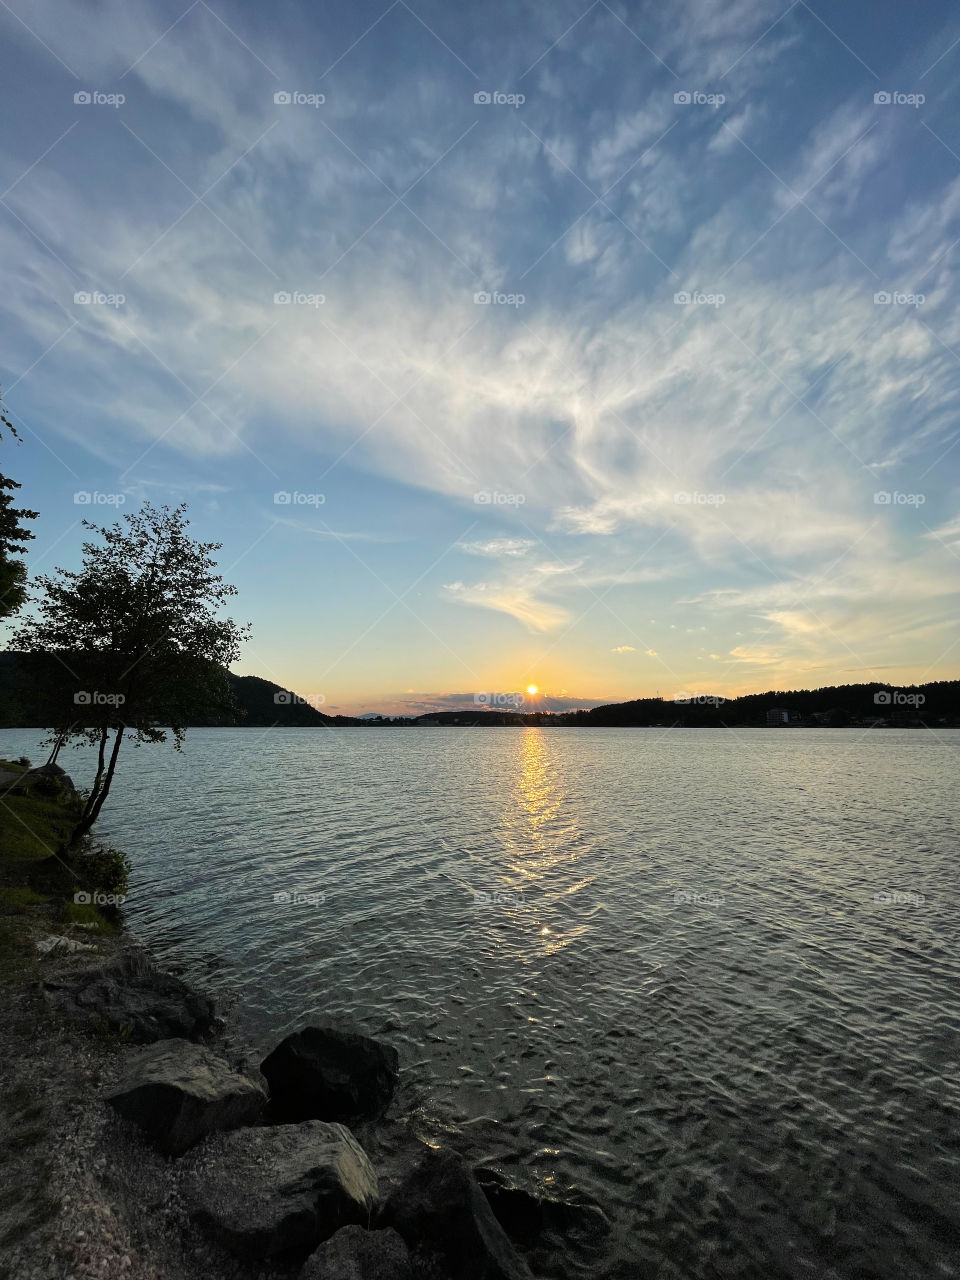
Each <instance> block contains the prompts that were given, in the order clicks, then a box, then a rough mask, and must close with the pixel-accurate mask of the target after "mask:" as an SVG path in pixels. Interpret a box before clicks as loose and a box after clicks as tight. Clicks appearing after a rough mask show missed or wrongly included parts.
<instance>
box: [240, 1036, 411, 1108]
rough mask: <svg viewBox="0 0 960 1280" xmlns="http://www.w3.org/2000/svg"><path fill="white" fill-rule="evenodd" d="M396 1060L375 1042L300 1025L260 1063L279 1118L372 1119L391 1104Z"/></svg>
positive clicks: (394, 1054)
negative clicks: (300, 1028) (302, 1027)
mask: <svg viewBox="0 0 960 1280" xmlns="http://www.w3.org/2000/svg"><path fill="white" fill-rule="evenodd" d="M399 1069H400V1060H399V1058H398V1056H397V1051H396V1049H394V1048H392V1047H391V1046H390V1045H388V1044H382V1043H381V1042H380V1041H379V1040H371V1039H369V1037H367V1036H360V1035H356V1034H354V1033H352V1032H349V1031H335V1030H334V1029H333V1028H332V1027H304V1029H303V1030H302V1031H295V1032H294V1033H293V1035H289V1036H287V1038H286V1039H285V1040H283V1041H281V1042H280V1044H278V1045H277V1047H276V1049H274V1050H273V1052H272V1053H270V1054H268V1055H267V1057H266V1058H264V1060H263V1062H262V1063H261V1064H260V1070H261V1071H262V1072H263V1075H264V1076H265V1078H266V1080H267V1083H268V1084H269V1086H270V1104H271V1113H272V1114H273V1115H274V1116H275V1117H276V1118H277V1119H278V1120H287V1121H293V1120H338V1121H341V1122H343V1123H350V1122H351V1121H354V1120H362V1119H376V1118H378V1117H380V1116H382V1115H383V1113H384V1112H385V1111H386V1109H387V1107H388V1106H389V1105H390V1099H391V1098H392V1097H393V1091H394V1088H395V1087H396V1083H397V1076H398V1074H399Z"/></svg>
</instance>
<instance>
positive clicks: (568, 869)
mask: <svg viewBox="0 0 960 1280" xmlns="http://www.w3.org/2000/svg"><path fill="white" fill-rule="evenodd" d="M515 763H516V769H515V772H514V786H513V795H512V797H511V801H512V802H511V803H510V804H509V805H508V806H507V812H506V813H505V815H504V826H503V832H502V835H503V841H504V845H505V848H506V852H507V854H508V857H509V870H510V872H511V873H512V876H513V877H516V878H517V882H516V883H517V885H518V887H520V888H521V889H522V890H523V892H524V894H525V904H526V906H525V908H524V909H525V910H528V909H529V908H530V907H532V908H533V912H532V917H531V918H530V920H529V923H530V926H531V927H532V929H533V932H534V934H535V936H536V938H537V943H538V950H539V951H540V953H541V954H546V955H551V954H553V953H555V952H558V951H561V950H562V949H563V948H564V947H567V946H569V945H570V943H571V942H572V941H574V940H575V939H576V938H578V937H580V936H581V935H582V934H583V933H585V932H586V931H587V930H588V928H589V926H588V925H587V924H580V925H573V926H570V925H569V924H568V915H567V913H566V912H564V914H563V916H562V917H561V915H560V914H559V912H558V906H559V905H560V904H561V903H562V902H563V901H564V900H567V899H570V898H572V897H573V895H575V894H576V893H578V892H579V890H581V889H583V888H585V887H586V886H587V885H588V884H589V883H590V882H591V881H592V880H593V879H594V877H593V875H590V874H588V875H586V876H584V875H583V874H582V872H581V873H580V874H574V872H575V869H576V870H577V871H579V868H577V863H578V862H579V860H580V858H581V856H582V855H583V852H584V835H583V832H582V830H581V828H580V825H579V822H578V820H577V817H576V814H575V812H574V811H573V810H572V809H571V808H570V806H569V804H568V796H569V788H568V787H567V786H566V785H565V782H564V778H563V775H562V772H561V768H560V765H559V762H558V760H557V756H556V753H555V752H554V751H553V747H552V741H551V738H550V734H549V733H548V732H546V731H544V730H543V729H540V728H529V729H525V730H524V731H523V733H522V734H520V735H519V736H518V739H517V748H516V754H515Z"/></svg>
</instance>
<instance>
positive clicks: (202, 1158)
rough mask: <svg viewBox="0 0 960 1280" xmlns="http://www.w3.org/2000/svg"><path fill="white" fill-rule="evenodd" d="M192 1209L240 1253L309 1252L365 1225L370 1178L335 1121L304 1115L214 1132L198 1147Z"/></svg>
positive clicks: (373, 1184)
mask: <svg viewBox="0 0 960 1280" xmlns="http://www.w3.org/2000/svg"><path fill="white" fill-rule="evenodd" d="M197 1158H198V1168H197V1170H196V1172H195V1173H194V1174H193V1177H192V1179H191V1181H190V1184H189V1186H188V1188H187V1195H188V1199H189V1202H190V1206H191V1214H192V1216H193V1217H194V1218H195V1219H196V1221H197V1222H198V1223H200V1225H201V1226H203V1227H206V1228H207V1229H208V1230H209V1231H210V1233H211V1234H212V1235H213V1236H215V1237H216V1238H217V1239H218V1240H219V1241H220V1242H221V1243H222V1244H224V1245H225V1246H226V1247H227V1248H228V1249H229V1250H230V1251H231V1252H232V1253H235V1254H236V1255H237V1256H238V1257H241V1258H267V1257H270V1256H272V1255H273V1254H277V1253H284V1252H286V1251H287V1250H289V1249H300V1250H307V1249H314V1248H316V1246H317V1245H318V1244H320V1242H321V1241H323V1240H326V1239H328V1238H329V1237H330V1236H332V1235H333V1233H334V1232H335V1231H338V1230H339V1229H340V1228H341V1227H343V1226H347V1225H349V1224H351V1223H361V1222H366V1221H367V1220H368V1218H369V1216H370V1213H371V1212H372V1210H373V1207H374V1205H375V1203H376V1200H377V1175H376V1174H375V1173H374V1171H373V1168H372V1166H371V1164H370V1161H369V1160H368V1159H367V1157H366V1155H365V1153H364V1151H363V1149H362V1148H361V1147H360V1146H359V1144H358V1143H357V1141H356V1139H355V1138H354V1137H353V1134H352V1133H351V1132H350V1130H349V1129H346V1128H344V1126H343V1125H342V1124H323V1123H322V1122H321V1121H319V1120H308V1121H306V1122H305V1123H304V1124H285V1125H273V1126H269V1127H264V1128H259V1129H235V1130H234V1131H233V1132H232V1133H217V1134H214V1135H213V1136H212V1137H210V1138H207V1139H206V1141H205V1142H204V1143H203V1145H202V1146H200V1147H199V1148H198V1149H197Z"/></svg>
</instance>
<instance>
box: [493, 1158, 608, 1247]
mask: <svg viewBox="0 0 960 1280" xmlns="http://www.w3.org/2000/svg"><path fill="white" fill-rule="evenodd" d="M474 1174H475V1176H476V1179H477V1182H478V1183H479V1184H480V1188H481V1190H482V1191H483V1193H484V1195H485V1196H486V1197H487V1200H488V1201H489V1203H490V1207H491V1209H492V1210H493V1212H494V1215H495V1216H496V1219H497V1221H498V1222H499V1223H500V1225H501V1227H503V1229H504V1231H506V1233H507V1235H508V1236H509V1237H510V1239H511V1240H512V1241H513V1242H514V1243H515V1244H518V1245H520V1246H521V1248H528V1247H530V1246H531V1245H533V1244H535V1243H536V1242H537V1241H538V1240H539V1238H540V1236H541V1235H543V1234H544V1233H545V1232H555V1233H556V1234H557V1235H558V1236H560V1237H561V1238H563V1239H568V1238H570V1237H575V1238H576V1239H578V1240H580V1241H583V1242H584V1243H589V1242H590V1241H595V1240H597V1239H599V1238H601V1237H602V1236H604V1235H606V1234H607V1232H608V1231H609V1230H610V1223H609V1221H608V1220H607V1217H606V1215H605V1214H604V1212H603V1210H602V1209H601V1208H600V1206H599V1205H597V1204H588V1203H585V1202H577V1203H573V1202H571V1201H567V1200H558V1199H554V1198H553V1197H552V1196H538V1195H535V1194H534V1193H533V1192H531V1191H526V1190H525V1189H524V1188H523V1187H517V1186H514V1185H513V1184H512V1183H511V1182H509V1181H508V1179H507V1178H505V1177H504V1176H503V1174H501V1173H498V1172H496V1171H495V1170H493V1169H483V1168H480V1169H475V1170H474Z"/></svg>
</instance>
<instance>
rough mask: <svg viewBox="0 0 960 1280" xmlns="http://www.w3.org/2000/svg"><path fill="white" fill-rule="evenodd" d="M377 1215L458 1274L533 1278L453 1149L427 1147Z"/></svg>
mask: <svg viewBox="0 0 960 1280" xmlns="http://www.w3.org/2000/svg"><path fill="white" fill-rule="evenodd" d="M381 1221H382V1224H383V1225H386V1226H391V1227H394V1228H395V1229H396V1230H397V1231H398V1232H399V1233H400V1235H402V1236H403V1238H404V1240H405V1241H406V1242H407V1245H408V1246H409V1248H410V1249H412V1250H414V1251H416V1252H417V1253H418V1254H420V1255H426V1256H428V1257H429V1256H431V1255H432V1256H434V1257H435V1258H436V1259H437V1260H438V1261H439V1263H440V1264H441V1266H443V1267H445V1268H446V1269H447V1270H448V1271H449V1273H450V1274H451V1275H452V1276H456V1277H457V1280H532V1277H531V1272H530V1268H529V1267H528V1266H527V1264H526V1262H524V1260H523V1259H522V1258H521V1257H520V1255H519V1254H518V1253H517V1252H516V1250H515V1249H514V1247H513V1245H512V1244H511V1243H510V1240H509V1238H508V1237H507V1234H506V1232H505V1231H504V1229H503V1227H501V1226H500V1223H499V1222H498V1221H497V1219H496V1217H495V1216H494V1213H493V1210H492V1209H491V1207H490V1205H489V1203H488V1202H487V1198H486V1196H485V1195H484V1194H483V1191H482V1190H481V1189H480V1186H479V1184H478V1182H477V1180H476V1178H475V1177H474V1176H473V1174H472V1173H471V1172H470V1169H469V1168H468V1166H467V1165H466V1164H465V1162H464V1161H463V1160H462V1159H461V1158H460V1156H458V1155H455V1154H454V1153H453V1152H446V1153H440V1152H436V1151H430V1152H427V1154H426V1155H425V1156H424V1157H423V1159H422V1160H421V1161H420V1163H419V1164H418V1165H417V1166H416V1168H415V1169H413V1170H412V1172H411V1173H409V1174H408V1175H407V1177H406V1178H405V1179H404V1180H403V1182H402V1183H401V1184H400V1185H399V1186H398V1187H397V1188H395V1190H394V1191H393V1192H392V1193H391V1194H390V1197H389V1198H388V1200H387V1202H386V1204H385V1205H384V1207H383V1211H382V1214H381Z"/></svg>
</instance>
